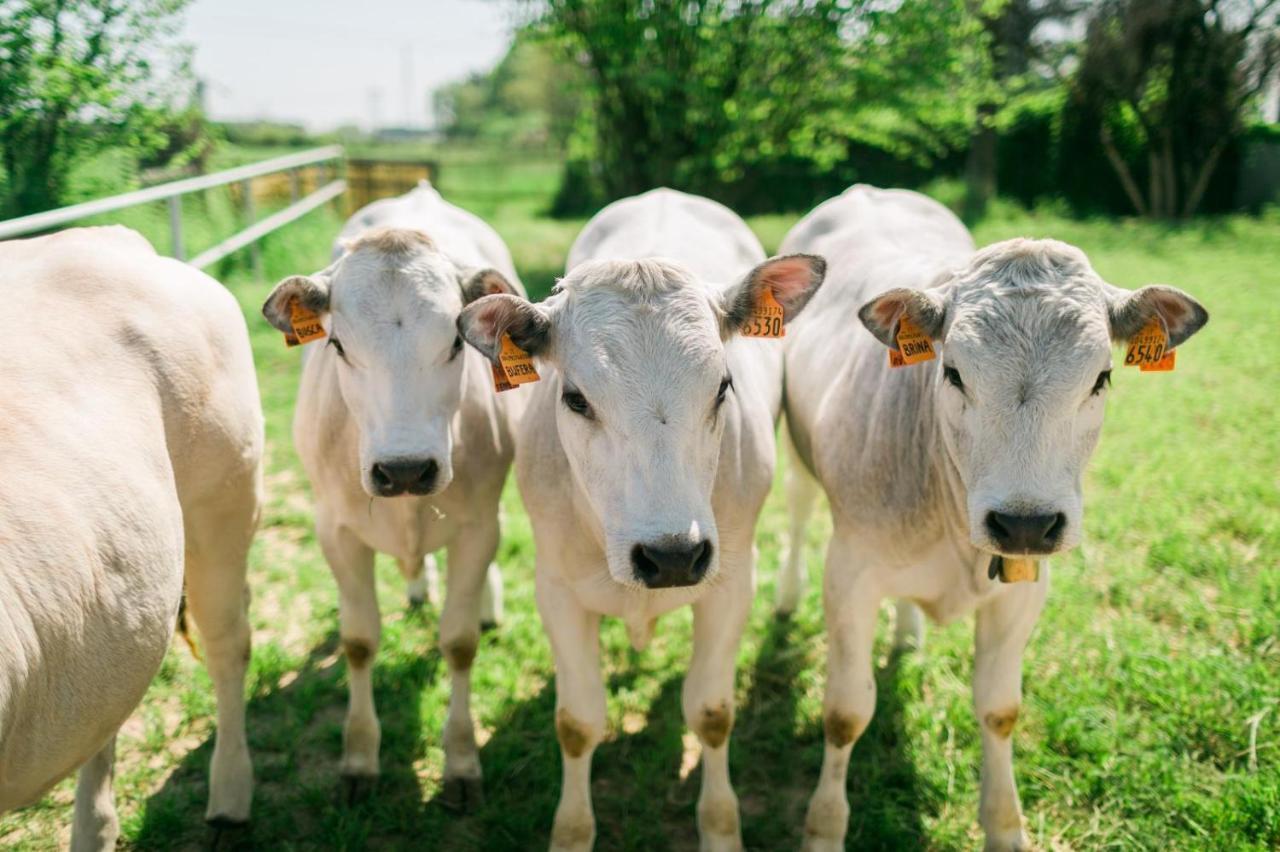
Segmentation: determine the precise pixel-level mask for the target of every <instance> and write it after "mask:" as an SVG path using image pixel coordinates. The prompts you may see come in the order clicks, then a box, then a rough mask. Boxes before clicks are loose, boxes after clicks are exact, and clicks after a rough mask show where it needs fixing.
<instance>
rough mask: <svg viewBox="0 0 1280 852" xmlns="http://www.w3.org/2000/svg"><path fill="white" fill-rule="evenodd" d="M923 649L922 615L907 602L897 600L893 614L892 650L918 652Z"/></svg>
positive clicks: (918, 608) (918, 609)
mask: <svg viewBox="0 0 1280 852" xmlns="http://www.w3.org/2000/svg"><path fill="white" fill-rule="evenodd" d="M922 648H924V614H923V613H922V612H920V607H918V606H916V605H915V604H913V603H912V602H911V601H908V600H899V601H897V602H896V604H895V608H894V613H893V650H895V651H898V652H903V651H919V650H920V649H922Z"/></svg>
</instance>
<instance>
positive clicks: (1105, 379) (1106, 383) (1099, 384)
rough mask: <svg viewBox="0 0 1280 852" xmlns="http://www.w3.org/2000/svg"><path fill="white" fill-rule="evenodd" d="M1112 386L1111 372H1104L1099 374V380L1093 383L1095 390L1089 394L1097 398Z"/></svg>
mask: <svg viewBox="0 0 1280 852" xmlns="http://www.w3.org/2000/svg"><path fill="white" fill-rule="evenodd" d="M1110 386H1111V371H1110V370H1103V371H1102V372H1101V373H1099V374H1098V380H1097V381H1096V382H1094V383H1093V390H1091V391H1089V393H1090V394H1091V395H1093V396H1097V395H1098V394H1100V393H1102V392H1103V391H1104V390H1106V389H1107V388H1109V387H1110Z"/></svg>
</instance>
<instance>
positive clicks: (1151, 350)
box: [1124, 316, 1178, 373]
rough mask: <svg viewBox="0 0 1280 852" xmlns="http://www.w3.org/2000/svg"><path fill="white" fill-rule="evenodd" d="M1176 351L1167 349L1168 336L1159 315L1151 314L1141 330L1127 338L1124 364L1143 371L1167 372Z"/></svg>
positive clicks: (1169, 370)
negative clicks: (1127, 345)
mask: <svg viewBox="0 0 1280 852" xmlns="http://www.w3.org/2000/svg"><path fill="white" fill-rule="evenodd" d="M1177 354H1178V353H1176V352H1170V351H1169V336H1168V334H1166V333H1165V330H1164V323H1163V322H1161V321H1160V317H1158V316H1153V317H1152V318H1151V319H1150V320H1148V321H1147V324H1146V325H1144V326H1143V327H1142V331H1140V332H1138V333H1137V334H1135V335H1134V336H1133V337H1132V339H1130V340H1129V350H1128V351H1127V352H1125V353H1124V365H1125V366H1126V367H1137V368H1138V369H1139V370H1141V371H1142V372H1144V373H1168V372H1171V371H1172V370H1173V361H1174V356H1175V355H1177Z"/></svg>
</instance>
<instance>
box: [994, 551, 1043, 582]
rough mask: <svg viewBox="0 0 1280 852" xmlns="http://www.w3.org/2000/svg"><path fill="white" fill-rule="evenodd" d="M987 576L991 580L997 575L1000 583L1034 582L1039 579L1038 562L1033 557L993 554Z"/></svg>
mask: <svg viewBox="0 0 1280 852" xmlns="http://www.w3.org/2000/svg"><path fill="white" fill-rule="evenodd" d="M987 576H988V577H990V578H991V579H992V580H994V579H995V578H996V577H999V578H1000V582H1001V583H1034V582H1035V581H1036V580H1039V579H1040V563H1039V562H1037V561H1036V560H1034V559H1011V558H1009V557H1008V556H993V557H991V566H990V567H989V568H988V569H987Z"/></svg>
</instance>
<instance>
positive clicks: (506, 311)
mask: <svg viewBox="0 0 1280 852" xmlns="http://www.w3.org/2000/svg"><path fill="white" fill-rule="evenodd" d="M458 332H459V333H460V334H461V335H462V336H463V337H464V338H466V341H467V342H468V343H470V344H471V345H472V346H474V347H475V348H476V349H479V350H480V351H481V352H482V353H483V354H484V356H485V357H486V358H488V359H489V360H490V361H492V362H493V363H495V364H496V363H498V349H499V346H500V345H501V342H502V335H504V334H509V335H511V342H512V343H514V344H515V345H516V346H519V347H520V348H521V349H523V350H524V351H525V352H528V353H529V354H530V355H537V354H538V353H539V352H542V351H544V350H545V349H546V348H547V343H548V341H549V340H550V336H551V320H550V318H548V317H547V314H546V311H544V310H543V309H542V308H540V307H538V306H537V305H534V304H532V303H530V302H529V301H528V300H527V299H523V298H521V297H520V296H512V295H509V294H507V293H499V294H497V295H493V296H482V297H480V298H479V299H477V300H476V301H474V302H472V303H471V304H469V305H467V306H466V307H465V308H463V309H462V313H461V314H460V315H459V316H458Z"/></svg>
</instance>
